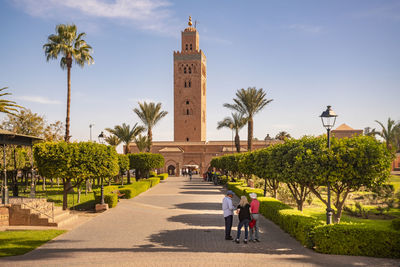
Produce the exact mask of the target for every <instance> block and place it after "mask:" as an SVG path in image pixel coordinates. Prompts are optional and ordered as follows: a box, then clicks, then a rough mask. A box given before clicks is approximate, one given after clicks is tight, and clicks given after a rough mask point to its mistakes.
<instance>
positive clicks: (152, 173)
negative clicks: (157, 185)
mask: <svg viewBox="0 0 400 267" xmlns="http://www.w3.org/2000/svg"><path fill="white" fill-rule="evenodd" d="M156 176H157V173H156V172H153V171H151V172H149V177H156Z"/></svg>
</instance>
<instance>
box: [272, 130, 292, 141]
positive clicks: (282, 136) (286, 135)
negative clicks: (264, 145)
mask: <svg viewBox="0 0 400 267" xmlns="http://www.w3.org/2000/svg"><path fill="white" fill-rule="evenodd" d="M286 138H292V137H291V136H290V134H289V133H288V132H285V131H281V132H279V133H278V134H277V135H276V136H275V139H278V140H282V141H284V140H285V139H286Z"/></svg>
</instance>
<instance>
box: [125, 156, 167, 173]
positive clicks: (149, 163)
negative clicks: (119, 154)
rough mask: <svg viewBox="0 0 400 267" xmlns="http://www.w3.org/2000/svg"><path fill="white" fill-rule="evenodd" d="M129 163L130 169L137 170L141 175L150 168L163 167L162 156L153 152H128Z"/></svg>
mask: <svg viewBox="0 0 400 267" xmlns="http://www.w3.org/2000/svg"><path fill="white" fill-rule="evenodd" d="M129 164H130V169H136V170H139V172H140V176H141V177H142V176H143V174H147V173H148V172H149V171H150V170H153V169H156V168H161V167H163V166H164V157H163V156H162V155H161V154H153V153H136V154H129ZM136 178H140V177H136Z"/></svg>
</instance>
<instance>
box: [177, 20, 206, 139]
mask: <svg viewBox="0 0 400 267" xmlns="http://www.w3.org/2000/svg"><path fill="white" fill-rule="evenodd" d="M188 25H189V27H187V28H186V29H185V30H184V31H183V32H182V50H181V51H175V52H174V141H175V142H199V141H206V82H207V78H206V56H205V55H204V53H203V52H202V51H201V50H200V49H199V33H198V32H197V30H196V28H194V27H192V20H191V17H189V23H188Z"/></svg>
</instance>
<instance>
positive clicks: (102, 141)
mask: <svg viewBox="0 0 400 267" xmlns="http://www.w3.org/2000/svg"><path fill="white" fill-rule="evenodd" d="M97 138H98V139H99V143H100V144H104V133H103V131H101V133H100V134H99V136H98V137H97ZM100 188H101V189H100V193H101V202H100V204H101V205H104V185H103V176H101V187H100Z"/></svg>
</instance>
